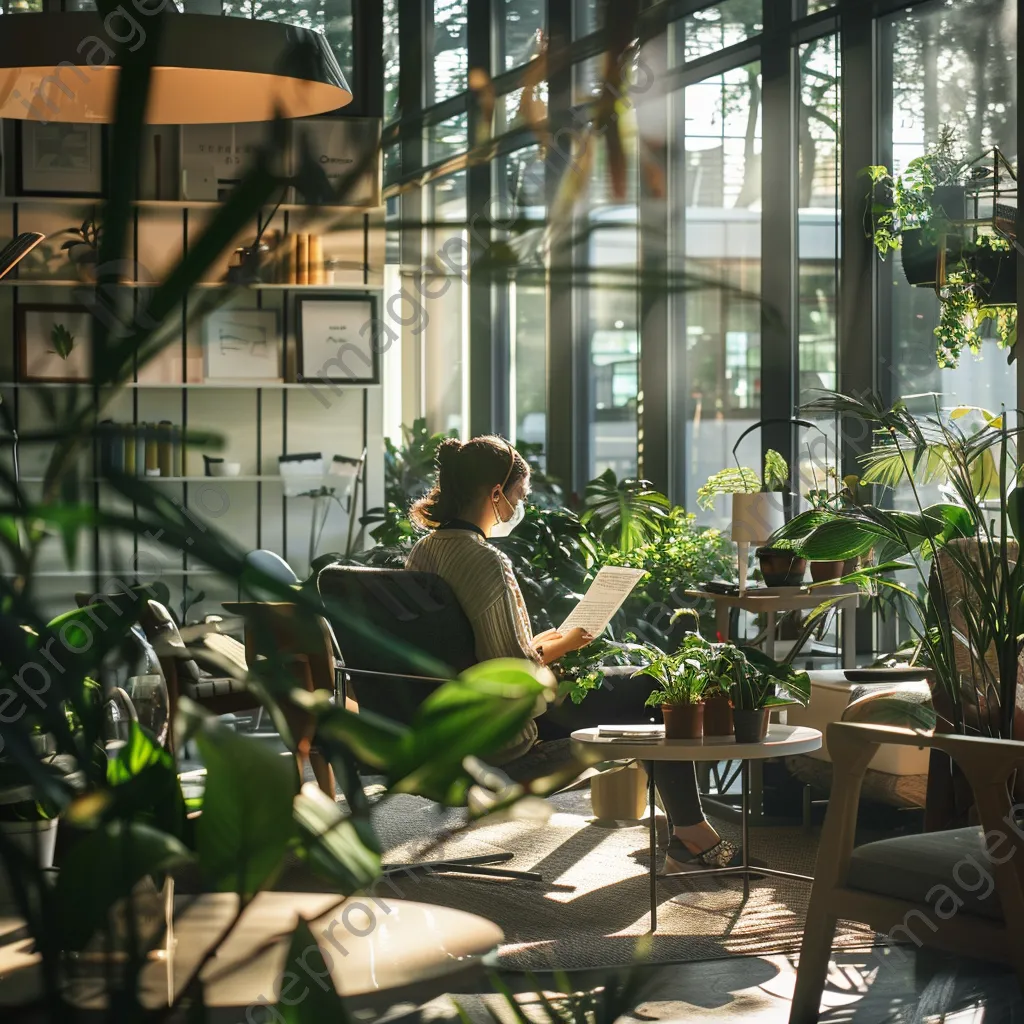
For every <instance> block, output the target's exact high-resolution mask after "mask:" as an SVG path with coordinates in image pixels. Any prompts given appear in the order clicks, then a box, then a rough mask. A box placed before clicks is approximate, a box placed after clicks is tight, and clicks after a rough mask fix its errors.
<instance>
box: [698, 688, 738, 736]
mask: <svg viewBox="0 0 1024 1024" xmlns="http://www.w3.org/2000/svg"><path fill="white" fill-rule="evenodd" d="M732 732H733V724H732V704H730V703H729V698H728V697H727V696H726V695H725V694H724V693H720V694H718V695H717V696H716V697H709V698H708V699H707V700H706V701H704V735H705V736H731V735H732Z"/></svg>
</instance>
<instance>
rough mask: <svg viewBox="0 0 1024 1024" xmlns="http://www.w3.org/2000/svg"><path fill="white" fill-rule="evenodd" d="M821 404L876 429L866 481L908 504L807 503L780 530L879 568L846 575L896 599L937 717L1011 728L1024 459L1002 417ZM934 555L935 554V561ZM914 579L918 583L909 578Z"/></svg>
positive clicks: (1023, 606)
mask: <svg viewBox="0 0 1024 1024" xmlns="http://www.w3.org/2000/svg"><path fill="white" fill-rule="evenodd" d="M813 408H814V410H815V411H818V412H831V413H833V414H835V413H838V414H841V415H844V416H850V417H856V418H858V419H859V420H861V421H863V422H865V423H868V424H870V425H872V426H873V427H874V429H875V436H876V442H875V445H874V446H873V448H872V450H871V451H870V452H869V453H867V455H866V456H865V457H864V458H863V460H862V461H863V464H864V465H865V467H866V468H865V473H864V476H863V480H864V482H865V483H877V484H881V485H883V486H887V487H895V486H896V485H897V484H900V483H904V484H905V485H906V486H907V487H908V488H909V490H910V493H911V494H912V495H913V497H914V502H915V505H916V510H915V511H904V510H901V509H891V508H884V507H880V506H878V505H874V504H870V503H867V502H860V501H853V502H850V503H849V504H848V505H847V506H845V507H836V508H830V509H811V510H809V511H807V512H803V513H801V514H800V515H798V516H795V517H794V518H793V519H792V520H791V521H790V522H789V523H787V524H786V527H785V529H784V530H783V531H780V532H781V533H782V534H783V535H784V536H788V537H790V538H796V539H799V541H800V543H801V546H802V547H803V548H804V551H805V552H806V554H807V556H808V557H809V558H813V559H822V560H828V559H846V558H852V557H854V556H858V555H864V554H867V553H868V552H869V551H873V552H874V555H875V559H876V564H874V565H871V566H866V567H862V568H860V569H858V570H857V571H856V572H855V573H852V574H850V575H849V576H847V577H845V579H846V580H847V581H848V582H855V583H858V584H859V585H860V586H861V587H862V588H863V589H864V590H865V591H866V592H868V593H871V594H876V593H878V594H881V595H883V596H889V597H891V598H893V599H896V600H899V601H900V602H902V606H903V608H904V609H905V613H904V615H903V616H902V617H903V619H904V621H905V622H906V623H907V624H908V625H909V627H910V629H911V631H912V632H913V634H914V636H915V639H916V650H915V652H914V656H913V658H914V660H919V661H921V662H922V663H924V664H926V665H929V666H931V668H932V669H933V671H934V673H935V676H936V680H937V683H938V686H937V688H936V690H937V696H938V697H942V698H944V704H945V706H944V708H943V710H942V714H944V716H945V717H946V718H947V720H948V722H949V724H950V725H951V726H952V727H953V728H955V729H956V730H957V731H958V732H963V733H974V734H977V733H981V734H984V735H995V736H1002V737H1005V738H1010V737H1012V735H1013V719H1014V709H1015V707H1016V691H1017V673H1018V665H1019V660H1020V656H1021V654H1022V653H1024V562H1022V561H1021V560H1020V559H1019V558H1018V556H1017V550H1016V548H1017V544H1016V542H1011V541H1010V540H1009V538H1010V537H1011V536H1013V537H1015V538H1017V541H1019V540H1020V539H1021V538H1022V537H1024V498H1022V491H1021V488H1020V487H1019V481H1020V479H1021V475H1022V466H1021V463H1020V457H1019V453H1018V448H1017V440H1016V436H1015V434H1014V433H1013V432H1011V431H1010V430H1009V428H1008V427H1007V425H1006V417H1005V415H1000V416H996V415H993V414H992V413H990V412H988V411H987V410H984V409H978V408H973V407H958V408H956V409H953V410H951V411H943V410H942V409H941V407H940V405H939V397H938V396H935V411H934V414H933V415H928V416H920V417H919V416H915V415H914V414H912V413H911V412H910V411H909V410H908V408H907V405H906V403H905V402H904V401H903V400H902V399H901V400H900V401H898V402H896V404H895V405H893V406H892V407H891V408H886V407H885V406H884V405H882V404H881V402H880V400H879V399H878V398H877V396H870V397H868V398H866V399H854V398H848V397H846V396H844V395H841V394H831V395H829V396H827V397H825V398H823V399H822V400H820V401H819V402H816V403H815V405H814V407H813ZM926 482H938V483H941V484H942V486H943V489H944V492H945V495H946V500H945V501H942V502H938V503H935V504H931V505H925V504H924V502H923V501H922V499H921V495H920V491H919V485H920V484H922V483H926ZM939 552H941V555H942V557H941V558H936V557H935V556H936V554H937V553H939ZM915 581H916V583H917V586H916V588H915V586H914V583H915Z"/></svg>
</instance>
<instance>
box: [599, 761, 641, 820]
mask: <svg viewBox="0 0 1024 1024" xmlns="http://www.w3.org/2000/svg"><path fill="white" fill-rule="evenodd" d="M590 806H591V807H592V808H593V811H594V817H595V818H601V819H603V820H605V821H639V820H640V819H641V818H642V817H643V816H644V810H645V809H646V808H647V772H645V771H644V770H643V768H641V767H640V765H639V764H637V762H636V761H633V762H631V763H630V764H627V765H623V766H622V767H621V768H612V769H611V770H610V771H606V772H600V773H598V774H597V775H595V776H594V777H593V778H592V779H591V780H590Z"/></svg>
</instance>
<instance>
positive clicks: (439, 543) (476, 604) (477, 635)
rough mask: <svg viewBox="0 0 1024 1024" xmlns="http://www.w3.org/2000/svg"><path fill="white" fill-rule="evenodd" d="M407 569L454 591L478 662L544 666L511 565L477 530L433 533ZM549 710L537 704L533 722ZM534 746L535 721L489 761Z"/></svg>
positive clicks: (422, 542) (414, 553) (540, 702)
mask: <svg viewBox="0 0 1024 1024" xmlns="http://www.w3.org/2000/svg"><path fill="white" fill-rule="evenodd" d="M405 567H406V568H407V569H413V570H416V571H419V572H432V573H435V574H436V575H438V576H440V577H441V579H443V580H444V581H445V583H447V584H448V586H449V587H451V588H452V592H453V593H454V594H455V599H456V600H457V601H458V602H459V606H460V607H461V608H462V610H463V612H464V613H465V615H466V618H467V619H469V622H470V625H471V626H472V627H473V637H474V639H475V641H476V656H477V658H479V659H480V661H488V660H489V659H491V658H526V659H528V660H530V661H534V662H536V661H539V660H540V659H539V658H538V656H537V652H536V651H535V650H534V649H533V647H532V645H531V639H532V632H531V630H530V617H529V615H528V614H527V612H526V603H525V602H524V601H523V594H522V591H521V590H520V589H519V583H518V582H517V581H516V577H515V573H514V572H513V571H512V563H511V562H510V561H509V560H508V556H507V555H505V554H503V553H502V552H501V551H499V550H498V549H497V548H496V547H494V546H493V545H491V544H488V543H487V541H486V540H485V539H484V538H483V537H481V536H480V534H478V533H476V532H475V531H474V530H459V529H451V530H434V531H433V532H432V533H429V534H427V536H426V537H424V538H423V539H422V540H420V541H419V542H418V543H417V544H416V545H415V546H414V547H413V549H412V551H410V552H409V557H408V558H407V559H406V562H405ZM549 699H550V698H549ZM545 707H546V701H545V700H544V699H543V698H541V699H539V700H538V702H537V706H536V708H535V709H534V717H535V718H536V717H537V716H538V715H540V714H542V713H543V712H544V710H545ZM536 740H537V725H536V723H535V722H532V721H531V722H530V723H529V725H528V726H527V728H526V729H525V730H524V731H523V733H522V734H521V735H520V736H519V737H517V739H516V740H515V741H514V742H513V743H511V744H510V745H509V746H508V747H506V748H504V749H503V750H502V751H499V752H498V753H497V755H491V756H490V757H489V758H488V760H490V761H492V762H494V763H496V764H502V763H505V762H506V761H510V760H512V759H513V758H515V757H519V756H520V755H521V754H524V753H525V752H526V751H527V750H529V749H530V747H531V746H533V744H534V743H535V742H536Z"/></svg>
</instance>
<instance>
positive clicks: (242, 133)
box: [180, 122, 266, 201]
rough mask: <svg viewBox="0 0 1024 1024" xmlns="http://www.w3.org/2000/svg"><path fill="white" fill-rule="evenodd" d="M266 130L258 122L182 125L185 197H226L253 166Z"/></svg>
mask: <svg viewBox="0 0 1024 1024" xmlns="http://www.w3.org/2000/svg"><path fill="white" fill-rule="evenodd" d="M265 131H266V128H265V125H264V124H262V123H261V122H254V123H248V124H188V125H182V127H181V149H180V162H181V171H182V181H181V187H182V193H183V195H184V198H186V199H190V200H193V201H200V200H217V199H221V200H223V199H226V198H227V197H228V195H229V194H230V192H231V190H232V189H233V188H234V187H235V186H236V185H237V184H238V183H239V182H240V181H241V180H242V178H243V177H244V176H245V173H246V171H248V170H249V168H250V167H251V166H252V164H253V161H254V160H255V158H256V153H257V152H258V151H259V148H260V145H261V144H262V142H263V138H264V132H265Z"/></svg>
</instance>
